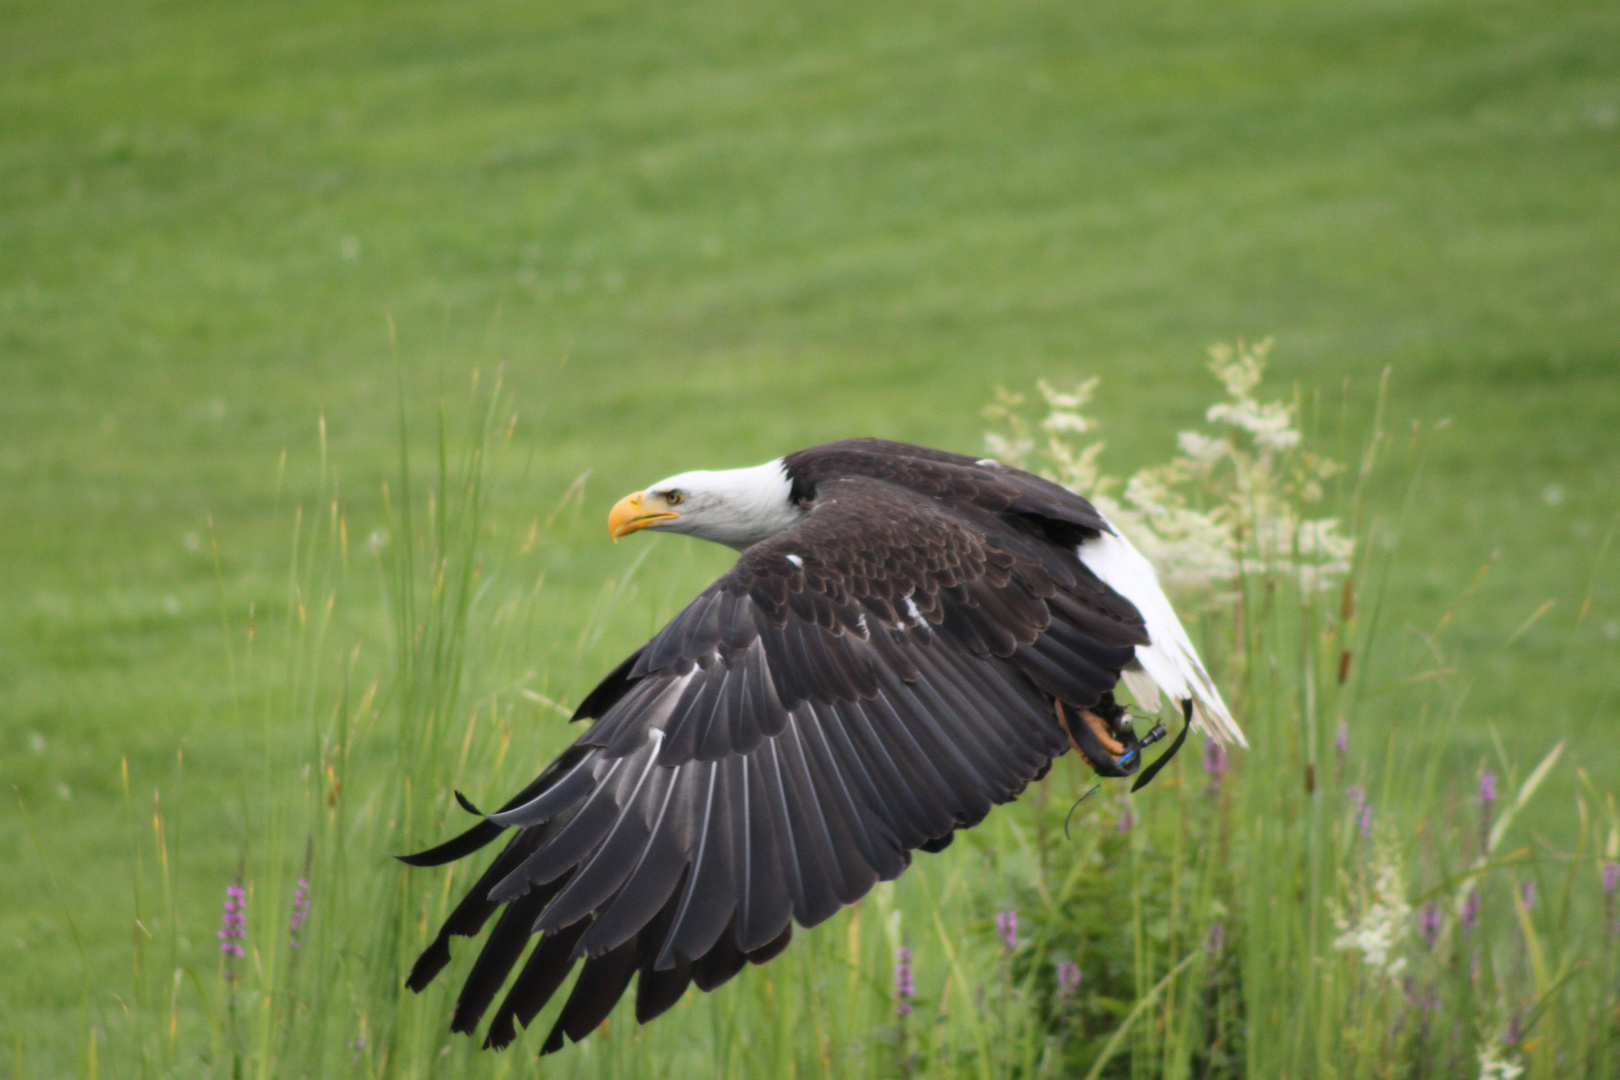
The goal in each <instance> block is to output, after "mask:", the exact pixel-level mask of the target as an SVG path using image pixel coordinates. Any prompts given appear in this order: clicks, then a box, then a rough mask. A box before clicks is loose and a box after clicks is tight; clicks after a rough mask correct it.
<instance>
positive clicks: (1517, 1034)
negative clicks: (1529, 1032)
mask: <svg viewBox="0 0 1620 1080" xmlns="http://www.w3.org/2000/svg"><path fill="white" fill-rule="evenodd" d="M1522 1038H1524V1024H1523V1023H1522V1022H1521V1021H1520V1019H1519V1014H1518V1011H1517V1010H1515V1011H1514V1013H1513V1015H1512V1016H1510V1017H1508V1025H1507V1030H1506V1031H1504V1032H1502V1041H1503V1042H1504V1043H1506V1044H1507V1045H1508V1046H1517V1045H1518V1042H1519V1040H1520V1039H1522Z"/></svg>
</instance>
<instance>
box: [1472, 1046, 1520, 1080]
mask: <svg viewBox="0 0 1620 1080" xmlns="http://www.w3.org/2000/svg"><path fill="white" fill-rule="evenodd" d="M1523 1072H1524V1066H1523V1065H1520V1064H1519V1063H1518V1062H1517V1061H1512V1060H1510V1059H1508V1058H1506V1057H1503V1056H1502V1048H1501V1046H1499V1045H1498V1044H1497V1043H1496V1041H1495V1040H1494V1039H1487V1040H1485V1041H1484V1042H1482V1043H1480V1044H1479V1080H1516V1078H1517V1077H1518V1076H1519V1075H1520V1074H1522V1073H1523Z"/></svg>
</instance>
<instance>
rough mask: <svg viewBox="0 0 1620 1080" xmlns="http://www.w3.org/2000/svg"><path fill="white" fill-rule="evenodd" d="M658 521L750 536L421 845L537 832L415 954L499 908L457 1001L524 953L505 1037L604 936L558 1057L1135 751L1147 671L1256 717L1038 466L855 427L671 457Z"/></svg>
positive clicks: (655, 494)
mask: <svg viewBox="0 0 1620 1080" xmlns="http://www.w3.org/2000/svg"><path fill="white" fill-rule="evenodd" d="M640 529H656V530H659V531H667V532H680V533H685V534H688V535H692V536H697V537H700V538H703V539H708V540H714V541H716V542H718V543H723V544H727V545H729V546H731V547H734V548H737V549H739V550H740V551H741V552H742V554H741V556H740V557H739V558H738V560H737V562H736V565H734V566H733V567H732V568H731V569H730V570H729V571H727V572H726V573H725V574H724V575H722V576H721V577H720V579H719V580H717V581H716V582H715V583H714V584H713V585H711V586H709V588H707V589H706V590H704V591H703V593H702V594H700V595H699V596H698V597H697V598H696V599H695V600H693V601H692V602H691V603H690V604H689V605H687V607H686V609H685V610H683V611H682V612H681V613H680V614H678V615H677V616H675V618H674V619H672V620H671V621H670V623H669V625H667V626H665V627H664V629H663V630H661V631H660V632H659V633H658V635H657V636H656V637H654V638H653V639H652V640H651V641H650V642H648V643H647V644H646V645H645V646H643V647H642V648H641V649H639V650H638V651H636V652H635V653H633V654H632V655H631V656H629V657H627V658H626V659H625V660H624V662H623V663H621V664H620V665H619V666H618V667H617V668H615V669H614V670H613V672H612V673H610V674H609V675H608V676H607V678H605V679H604V680H603V681H602V682H601V684H600V685H598V686H597V687H596V689H595V690H593V691H591V693H590V694H589V695H587V696H586V698H585V700H584V701H583V702H582V703H581V704H580V706H579V710H578V712H577V713H576V714H575V717H574V718H575V719H583V720H590V721H593V723H592V724H591V726H590V727H589V728H587V729H586V730H585V732H584V733H583V734H581V735H580V737H579V738H578V739H577V740H575V742H574V744H573V745H572V746H571V747H570V748H569V749H568V750H566V751H564V753H563V754H562V756H560V757H559V758H558V759H557V760H556V761H554V762H552V763H551V765H550V766H548V767H547V768H546V769H545V770H544V771H543V772H542V773H541V774H540V776H539V777H538V778H537V779H536V780H535V781H534V782H533V783H531V784H530V785H529V786H528V787H527V788H525V789H524V790H523V791H522V792H520V793H519V794H518V795H517V796H516V797H514V798H513V799H511V800H510V801H509V802H507V803H506V805H505V806H503V807H502V808H501V809H500V811H499V812H497V813H493V814H490V815H489V816H488V817H487V818H485V819H484V820H483V821H480V822H479V823H478V824H477V825H475V826H473V827H472V828H471V829H469V830H468V831H467V832H465V833H463V834H462V835H461V836H459V837H456V838H455V839H453V840H450V841H449V842H447V843H445V844H442V845H440V846H439V847H437V848H434V849H432V850H430V851H425V852H422V853H420V854H418V855H413V856H408V857H406V858H405V860H404V861H406V862H408V863H410V864H411V865H413V866H435V865H441V864H443V863H447V862H450V861H452V860H455V859H460V858H463V857H465V856H467V855H469V854H472V853H473V852H475V851H477V850H479V849H481V848H483V847H484V846H485V845H487V844H489V843H490V842H491V841H493V840H494V839H496V838H497V837H498V836H500V835H501V834H502V833H503V832H505V831H506V830H508V829H515V830H516V833H515V834H514V835H512V836H511V838H510V839H509V840H508V841H507V844H506V847H505V848H504V849H503V850H502V851H501V853H500V854H499V855H497V856H496V857H495V859H494V860H493V861H492V862H491V863H490V865H489V866H488V867H487V868H486V869H485V871H484V873H483V875H482V876H481V877H480V878H479V880H478V882H477V883H476V884H475V885H474V886H473V888H472V889H471V891H470V892H468V894H467V895H466V897H465V898H464V899H463V900H462V901H461V903H460V904H459V905H458V906H457V907H456V908H455V910H454V911H453V912H452V913H451V915H450V917H449V918H448V919H447V920H446V921H445V923H444V925H443V927H442V928H441V929H440V930H439V933H438V936H437V937H436V938H435V939H434V941H433V943H432V944H431V945H430V946H429V947H428V948H427V950H426V951H425V952H423V954H422V956H421V957H420V958H419V959H418V960H417V962H416V966H415V968H414V969H413V970H412V972H411V974H410V979H409V985H410V987H411V988H412V989H413V990H421V989H422V988H423V987H424V986H426V985H427V984H428V983H429V982H430V981H431V980H432V979H433V978H434V976H435V975H437V974H438V973H439V971H440V970H441V969H443V968H444V966H445V965H446V964H447V963H448V962H449V960H450V948H449V939H450V938H451V937H453V936H458V935H460V936H472V935H476V934H478V933H479V932H480V930H481V929H482V928H483V926H484V924H485V922H487V921H488V919H489V917H490V916H491V915H494V914H495V913H496V912H497V911H498V912H500V917H499V918H498V919H497V921H496V924H495V928H494V929H493V930H492V931H491V932H490V934H489V937H488V938H487V939H486V941H485V942H484V947H483V949H482V951H481V952H480V953H479V955H478V958H477V960H476V961H475V962H474V963H473V966H472V969H471V971H470V972H469V973H468V975H467V980H466V983H465V984H464V986H463V988H462V991H461V996H460V999H459V1000H458V1002H457V1005H456V1011H455V1016H454V1019H453V1021H452V1023H451V1028H452V1030H454V1031H458V1032H466V1033H472V1032H473V1031H474V1030H475V1029H476V1028H477V1026H478V1024H479V1023H480V1021H481V1020H482V1018H483V1016H484V1014H485V1013H486V1012H487V1011H488V1009H489V1007H490V1005H492V1004H493V1003H494V1001H495V997H496V995H497V994H498V993H499V991H500V989H501V987H502V986H504V985H506V983H507V981H508V979H509V977H510V976H511V972H512V969H513V968H514V967H515V966H516V965H517V963H518V961H519V960H520V959H522V957H523V954H524V952H525V951H526V950H527V951H528V959H527V960H526V961H525V962H524V964H523V967H522V970H521V971H520V972H519V973H518V975H517V977H516V978H515V979H514V980H512V982H511V985H510V988H509V989H508V990H507V992H506V995H505V997H504V999H503V1000H502V1002H501V1004H500V1005H499V1007H498V1008H497V1009H496V1010H495V1015H494V1018H493V1020H492V1022H491V1023H490V1025H489V1028H488V1031H487V1033H486V1035H485V1039H484V1044H485V1045H486V1046H492V1047H503V1046H506V1045H507V1044H509V1043H510V1042H511V1041H512V1040H513V1038H514V1037H515V1036H516V1029H517V1027H518V1026H525V1027H526V1026H527V1025H528V1024H529V1023H530V1022H531V1021H532V1020H533V1019H534V1018H535V1016H536V1015H538V1014H539V1012H540V1010H541V1009H542V1008H544V1007H545V1005H546V1003H547V1002H548V1001H549V1000H550V999H551V998H552V997H553V995H555V994H556V993H557V992H558V990H559V989H561V987H562V985H563V983H564V981H565V980H566V978H567V976H568V974H569V972H570V970H571V969H572V968H573V967H574V965H575V964H576V963H579V962H580V961H583V966H582V968H581V971H580V974H579V977H578V979H576V980H575V982H574V984H573V988H572V990H571V991H570V993H569V996H568V999H567V1001H566V1002H565V1003H564V1005H563V1007H562V1010H561V1012H560V1014H559V1015H558V1018H557V1020H556V1023H555V1025H554V1026H553V1028H552V1030H551V1033H550V1035H549V1037H548V1038H547V1039H546V1042H545V1044H544V1046H543V1048H542V1052H543V1053H549V1052H551V1051H554V1050H557V1049H559V1048H561V1047H562V1046H563V1045H564V1041H565V1039H573V1040H578V1039H581V1038H584V1037H585V1035H587V1034H589V1033H590V1032H591V1031H592V1030H593V1029H595V1028H596V1027H597V1026H598V1025H599V1024H600V1023H601V1022H602V1020H604V1019H605V1018H606V1017H607V1015H608V1013H609V1012H610V1011H611V1010H612V1009H613V1006H614V1005H615V1004H616V1003H617V1002H618V1000H619V998H620V997H621V996H622V995H623V994H624V992H625V990H626V989H627V988H628V987H629V984H630V982H631V980H632V979H636V1016H637V1018H638V1019H639V1020H641V1021H642V1022H646V1021H648V1020H650V1019H652V1018H653V1017H655V1016H657V1015H658V1014H660V1013H662V1012H663V1011H664V1010H666V1009H668V1008H669V1007H670V1006H672V1005H674V1004H675V1002H676V1001H678V1000H679V999H680V997H681V995H682V994H683V993H685V991H686V989H687V987H688V986H689V985H692V984H696V985H697V986H698V987H699V988H701V989H703V990H712V989H714V988H715V987H717V986H719V985H720V984H721V983H724V982H725V981H726V980H728V979H730V978H731V977H732V976H733V975H735V974H736V973H737V972H738V971H740V970H741V969H742V967H743V965H744V964H745V963H748V962H753V963H764V962H765V961H766V960H769V959H770V958H771V957H773V956H775V955H776V954H777V953H779V952H781V951H782V949H784V948H785V947H786V946H787V943H788V940H789V938H790V937H791V935H792V929H793V923H794V922H795V921H796V922H798V923H799V925H801V926H805V927H810V926H814V925H815V924H816V923H818V922H821V921H822V920H823V919H826V918H827V917H828V916H830V915H832V914H833V913H834V912H835V911H837V910H838V908H839V907H840V906H842V905H844V904H849V903H853V902H854V901H855V900H857V899H859V898H860V897H861V896H863V895H864V894H865V893H866V892H867V890H869V889H870V888H871V887H872V886H873V884H875V883H876V882H878V881H886V880H889V879H892V878H894V877H896V876H898V875H899V874H900V873H901V872H902V871H903V870H904V869H905V868H906V866H907V865H908V864H909V863H910V860H911V852H912V851H913V850H914V849H917V848H921V849H923V850H925V851H937V850H940V849H942V848H943V847H944V846H945V845H947V844H948V843H949V842H950V840H951V837H952V834H953V833H954V832H955V830H957V829H964V828H969V827H971V826H973V825H976V824H977V823H978V822H979V821H981V820H982V819H983V818H984V816H985V815H986V814H987V813H988V812H989V811H990V808H991V807H992V806H994V805H996V804H998V803H1004V802H1007V801H1009V800H1011V799H1013V798H1014V797H1016V796H1017V795H1018V793H1019V792H1021V791H1022V790H1023V789H1024V787H1025V786H1026V785H1027V784H1028V783H1029V782H1030V781H1031V780H1034V779H1037V778H1039V777H1040V776H1042V775H1044V774H1045V772H1046V770H1047V768H1048V767H1049V766H1050V764H1051V762H1052V759H1053V758H1055V757H1057V756H1059V755H1060V754H1062V753H1063V752H1064V751H1066V750H1067V749H1068V748H1069V746H1070V745H1076V746H1079V747H1080V749H1081V750H1082V751H1083V752H1084V753H1085V755H1086V757H1087V758H1088V759H1090V760H1091V762H1092V764H1093V765H1094V766H1096V767H1097V768H1098V770H1099V771H1100V772H1104V773H1106V774H1107V775H1126V774H1128V773H1129V772H1133V771H1135V769H1136V767H1137V765H1138V764H1139V762H1140V755H1134V757H1135V760H1131V758H1132V756H1133V755H1131V754H1125V755H1124V756H1123V757H1121V756H1120V755H1119V754H1118V753H1117V751H1118V750H1119V749H1123V748H1124V747H1126V746H1130V747H1132V748H1134V747H1135V743H1134V736H1133V735H1132V734H1131V733H1130V730H1129V721H1128V720H1123V721H1122V720H1121V719H1120V717H1121V715H1122V710H1119V709H1118V708H1117V706H1115V704H1114V700H1113V696H1112V692H1113V690H1114V687H1115V685H1116V683H1117V682H1118V681H1119V680H1120V678H1121V676H1122V675H1123V677H1124V678H1125V680H1126V683H1127V685H1128V687H1129V689H1130V690H1131V692H1132V694H1133V695H1134V696H1135V698H1136V699H1137V700H1138V701H1139V702H1140V703H1141V704H1143V705H1144V706H1146V707H1148V708H1154V709H1156V708H1157V706H1158V696H1159V693H1160V692H1161V691H1162V692H1163V693H1165V694H1167V695H1169V696H1170V697H1172V698H1174V699H1176V700H1177V701H1180V702H1187V703H1190V705H1189V708H1190V715H1191V716H1192V718H1193V723H1194V725H1195V726H1198V727H1201V728H1203V729H1204V730H1205V731H1207V732H1208V733H1209V734H1210V735H1211V736H1213V737H1214V738H1217V739H1220V740H1222V741H1233V742H1237V743H1242V742H1243V735H1242V732H1241V731H1239V729H1238V726H1237V724H1236V723H1235V722H1234V721H1233V719H1232V717H1231V714H1230V713H1229V712H1228V711H1227V708H1226V705H1225V703H1224V702H1223V701H1222V700H1221V696H1220V692H1219V691H1218V690H1217V689H1216V688H1215V685H1214V683H1213V682H1212V681H1211V679H1210V677H1209V675H1208V673H1207V672H1206V671H1205V670H1204V667H1203V664H1202V663H1201V662H1200V661H1199V659H1198V654H1197V652H1196V651H1195V650H1194V649H1193V646H1192V643H1191V642H1190V641H1189V639H1188V637H1187V634H1186V632H1185V631H1184V630H1183V629H1182V626H1181V623H1180V621H1179V620H1178V619H1177V618H1176V614H1175V611H1174V610H1173V609H1172V608H1171V606H1170V603H1169V601H1168V600H1167V599H1166V598H1165V596H1164V593H1163V592H1162V591H1161V590H1160V588H1159V584H1158V580H1157V578H1156V577H1155V575H1154V573H1153V569H1152V567H1151V566H1150V565H1149V564H1148V562H1147V560H1146V559H1144V558H1143V557H1142V556H1141V555H1140V554H1139V553H1138V552H1137V551H1136V549H1135V548H1133V547H1132V546H1131V545H1130V543H1129V541H1127V540H1126V539H1125V538H1124V537H1122V536H1120V535H1119V534H1118V533H1116V532H1115V531H1114V530H1113V528H1112V527H1111V526H1110V525H1109V523H1108V522H1107V521H1105V520H1104V519H1103V517H1102V516H1101V515H1100V514H1099V513H1098V512H1097V511H1096V510H1095V509H1094V508H1093V507H1092V506H1091V504H1090V503H1088V502H1087V501H1086V500H1085V499H1082V498H1081V497H1079V496H1078V495H1075V494H1074V493H1073V492H1070V491H1068V490H1066V489H1064V488H1062V487H1059V486H1058V485H1056V484H1052V483H1050V482H1048V481H1046V480H1042V479H1040V478H1039V477H1035V476H1032V475H1030V474H1028V473H1024V472H1021V471H1019V470H1017V469H1011V468H1007V467H1005V466H1002V465H999V464H996V463H993V462H989V461H980V460H975V459H973V458H969V457H963V456H961V455H957V454H947V453H942V452H940V451H936V450H927V449H923V448H921V447H916V446H907V445H904V444H901V443H892V442H884V441H880V440H875V439H853V440H847V441H844V442H836V443H828V444H826V445H824V446H817V447H812V448H810V449H808V450H801V451H799V452H798V453H795V454H790V455H788V456H787V457H785V458H782V459H779V460H777V461H773V462H769V463H767V464H765V465H761V466H757V467H755V468H751V469H734V470H729V471H720V472H692V473H683V474H680V475H678V476H674V477H671V478H669V479H668V480H665V481H663V482H661V483H659V484H655V485H653V486H652V487H650V488H648V489H647V490H646V491H642V492H637V493H636V494H634V495H631V496H628V497H626V498H625V499H623V500H621V501H620V503H619V504H618V505H617V506H615V507H614V508H613V512H612V514H611V515H610V518H609V531H610V532H611V533H612V535H613V536H614V537H615V539H617V538H618V537H620V536H624V535H628V534H629V533H632V532H635V531H638V530H640ZM1077 720H1079V721H1083V722H1076V721H1077ZM465 805H468V808H469V809H471V806H470V804H465ZM475 812H476V811H475ZM531 945H532V946H533V948H532V949H531V948H530V946H531Z"/></svg>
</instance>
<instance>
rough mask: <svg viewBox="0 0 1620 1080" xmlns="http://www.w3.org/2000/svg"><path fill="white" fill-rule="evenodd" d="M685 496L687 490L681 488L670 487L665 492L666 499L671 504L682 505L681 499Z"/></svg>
mask: <svg viewBox="0 0 1620 1080" xmlns="http://www.w3.org/2000/svg"><path fill="white" fill-rule="evenodd" d="M685 498H686V492H684V491H682V490H681V489H680V488H670V489H669V490H668V491H666V492H664V501H665V502H667V503H669V505H671V506H679V505H681V501H682V500H683V499H685Z"/></svg>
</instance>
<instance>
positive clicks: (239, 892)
mask: <svg viewBox="0 0 1620 1080" xmlns="http://www.w3.org/2000/svg"><path fill="white" fill-rule="evenodd" d="M217 936H218V937H219V951H220V952H222V953H224V954H225V955H226V956H246V955H247V952H246V950H244V949H243V948H242V942H244V941H246V940H247V890H246V889H244V888H242V886H241V884H240V883H233V884H231V885H229V886H227V887H226V889H225V913H224V914H223V915H222V916H220V920H219V933H218V935H217Z"/></svg>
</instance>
